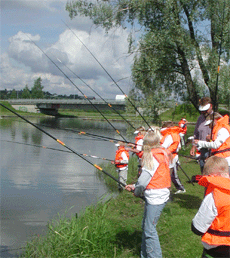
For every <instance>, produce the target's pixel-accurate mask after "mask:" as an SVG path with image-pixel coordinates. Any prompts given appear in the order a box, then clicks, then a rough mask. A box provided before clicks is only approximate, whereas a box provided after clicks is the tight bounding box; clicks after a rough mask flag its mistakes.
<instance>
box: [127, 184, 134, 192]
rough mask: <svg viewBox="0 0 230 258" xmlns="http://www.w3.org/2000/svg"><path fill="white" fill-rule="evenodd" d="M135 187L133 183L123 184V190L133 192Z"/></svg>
mask: <svg viewBox="0 0 230 258" xmlns="http://www.w3.org/2000/svg"><path fill="white" fill-rule="evenodd" d="M134 189H135V186H134V185H126V186H125V190H127V191H129V192H133V191H134Z"/></svg>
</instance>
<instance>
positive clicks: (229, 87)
mask: <svg viewBox="0 0 230 258" xmlns="http://www.w3.org/2000/svg"><path fill="white" fill-rule="evenodd" d="M221 73H222V74H223V76H222V77H221V78H220V82H219V85H220V86H219V96H220V98H219V101H220V103H222V104H225V105H228V110H230V80H229V78H230V65H228V66H227V65H225V66H223V67H222V71H221Z"/></svg>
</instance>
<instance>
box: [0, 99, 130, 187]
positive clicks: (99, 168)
mask: <svg viewBox="0 0 230 258" xmlns="http://www.w3.org/2000/svg"><path fill="white" fill-rule="evenodd" d="M0 105H1V106H2V107H4V108H5V109H7V110H9V111H10V112H11V113H13V114H15V115H16V116H18V117H20V118H21V119H23V120H24V121H26V122H27V123H29V124H31V125H32V126H34V127H35V128H37V129H38V130H39V131H41V132H43V133H44V134H46V135H48V136H49V137H50V138H52V139H53V140H54V141H56V142H58V143H59V144H61V145H62V146H63V147H65V148H67V149H68V150H69V151H71V152H72V153H74V154H76V155H77V156H78V157H80V158H82V159H83V160H85V161H86V162H87V163H89V164H90V165H92V166H94V167H95V168H96V169H98V170H100V171H101V172H102V173H104V174H105V175H107V176H109V177H110V178H112V179H113V180H114V181H116V182H117V183H118V184H120V185H121V186H123V187H125V186H126V185H125V184H124V183H122V182H120V181H119V180H118V179H117V178H115V177H114V176H112V175H111V174H109V173H108V172H106V171H105V170H103V168H101V167H100V166H98V165H97V164H93V163H92V162H91V161H89V160H88V159H86V158H85V157H83V156H81V155H80V154H79V153H78V152H76V151H75V150H73V149H72V148H70V147H69V146H67V145H66V144H65V143H64V142H62V141H61V140H59V139H57V138H55V137H54V136H53V135H51V134H50V133H48V132H46V131H45V130H43V129H42V128H40V127H38V126H37V125H35V124H34V123H32V122H30V121H29V120H28V119H26V118H25V117H23V116H21V115H19V114H18V113H17V112H15V111H13V110H11V109H10V108H8V107H6V106H5V105H4V104H2V103H0Z"/></svg>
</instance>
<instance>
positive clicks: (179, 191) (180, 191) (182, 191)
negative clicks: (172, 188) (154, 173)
mask: <svg viewBox="0 0 230 258" xmlns="http://www.w3.org/2000/svg"><path fill="white" fill-rule="evenodd" d="M185 192H186V190H185V189H184V190H178V191H176V192H175V193H174V194H179V193H185Z"/></svg>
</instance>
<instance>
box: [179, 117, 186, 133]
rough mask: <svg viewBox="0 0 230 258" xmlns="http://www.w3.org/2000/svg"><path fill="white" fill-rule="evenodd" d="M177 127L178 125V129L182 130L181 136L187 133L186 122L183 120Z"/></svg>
mask: <svg viewBox="0 0 230 258" xmlns="http://www.w3.org/2000/svg"><path fill="white" fill-rule="evenodd" d="M178 125H179V127H180V128H181V129H182V130H183V131H182V133H183V134H186V132H187V125H186V122H185V121H184V120H183V119H181V120H180V121H179V123H178Z"/></svg>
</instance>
